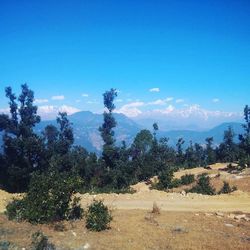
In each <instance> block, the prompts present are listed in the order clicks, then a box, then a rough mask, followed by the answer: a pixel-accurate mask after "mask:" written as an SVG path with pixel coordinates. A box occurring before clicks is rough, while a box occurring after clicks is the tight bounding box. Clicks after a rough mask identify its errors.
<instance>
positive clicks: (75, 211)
mask: <svg viewBox="0 0 250 250" xmlns="http://www.w3.org/2000/svg"><path fill="white" fill-rule="evenodd" d="M79 183H80V181H79V180H78V179H77V178H76V177H74V178H73V177H71V176H69V175H67V174H65V173H59V172H58V171H49V172H47V173H42V174H39V173H36V174H34V175H33V177H32V179H31V182H30V185H29V190H28V192H27V194H26V196H25V197H24V198H23V199H22V200H20V201H17V200H14V201H13V202H12V203H10V204H9V205H8V206H7V211H6V214H7V216H8V218H9V219H17V220H20V219H23V220H27V221H29V222H31V223H47V222H53V221H60V220H63V219H76V218H81V216H82V209H81V208H80V205H79V204H78V203H79V199H74V200H73V202H72V198H73V195H74V194H75V192H76V191H75V190H76V189H77V186H78V185H79Z"/></svg>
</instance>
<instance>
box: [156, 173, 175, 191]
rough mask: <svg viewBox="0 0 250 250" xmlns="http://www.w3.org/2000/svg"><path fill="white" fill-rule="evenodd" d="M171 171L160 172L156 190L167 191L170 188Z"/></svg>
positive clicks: (172, 174)
mask: <svg viewBox="0 0 250 250" xmlns="http://www.w3.org/2000/svg"><path fill="white" fill-rule="evenodd" d="M173 176H174V173H173V170H172V169H170V168H168V169H166V170H165V171H163V172H161V173H160V174H159V176H158V178H159V182H158V183H157V186H156V187H157V189H159V190H162V189H169V188H172V187H173V186H172V180H173Z"/></svg>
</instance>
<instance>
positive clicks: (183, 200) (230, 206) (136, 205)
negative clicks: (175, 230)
mask: <svg viewBox="0 0 250 250" xmlns="http://www.w3.org/2000/svg"><path fill="white" fill-rule="evenodd" d="M81 198H82V205H83V206H84V207H85V206H86V205H87V204H89V203H91V201H92V200H93V199H98V200H99V199H101V200H104V202H105V204H107V205H108V206H110V207H113V208H116V209H127V210H128V209H143V210H149V209H151V208H152V205H153V202H156V203H157V205H158V206H159V207H160V208H161V210H163V211H190V212H192V211H193V212H198V211H200V212H202V211H203V212H213V211H224V212H230V211H242V212H250V194H249V193H244V192H241V191H236V192H234V193H232V194H229V195H219V196H207V195H198V194H187V195H182V194H179V193H166V192H161V191H156V190H150V191H148V192H141V193H140V192H139V193H135V194H120V195H115V194H100V195H88V194H85V195H81Z"/></svg>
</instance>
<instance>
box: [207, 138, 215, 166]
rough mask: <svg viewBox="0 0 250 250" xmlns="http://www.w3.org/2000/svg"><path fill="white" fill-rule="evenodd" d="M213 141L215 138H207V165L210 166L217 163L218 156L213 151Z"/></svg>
mask: <svg viewBox="0 0 250 250" xmlns="http://www.w3.org/2000/svg"><path fill="white" fill-rule="evenodd" d="M213 141H214V138H213V137H208V138H206V142H207V144H206V150H205V152H206V164H208V165H210V164H214V163H215V162H216V154H215V151H214V149H213Z"/></svg>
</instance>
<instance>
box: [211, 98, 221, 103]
mask: <svg viewBox="0 0 250 250" xmlns="http://www.w3.org/2000/svg"><path fill="white" fill-rule="evenodd" d="M219 101H220V99H218V98H214V99H213V100H212V102H213V103H217V102H219Z"/></svg>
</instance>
